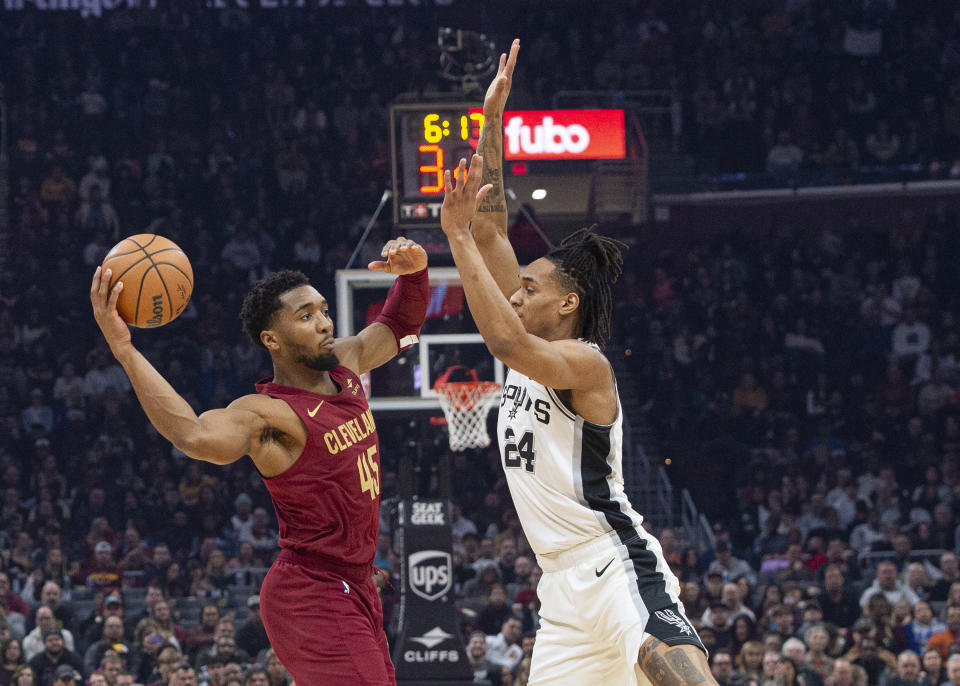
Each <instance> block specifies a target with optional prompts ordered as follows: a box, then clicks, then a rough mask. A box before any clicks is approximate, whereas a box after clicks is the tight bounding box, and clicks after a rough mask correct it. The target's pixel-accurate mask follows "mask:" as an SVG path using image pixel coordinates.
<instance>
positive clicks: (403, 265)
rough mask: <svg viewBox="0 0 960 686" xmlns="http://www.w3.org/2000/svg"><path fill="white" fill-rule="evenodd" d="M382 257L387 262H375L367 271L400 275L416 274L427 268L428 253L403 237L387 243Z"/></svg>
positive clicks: (381, 252) (381, 254)
mask: <svg viewBox="0 0 960 686" xmlns="http://www.w3.org/2000/svg"><path fill="white" fill-rule="evenodd" d="M380 256H381V257H385V258H386V260H385V261H379V260H375V261H373V262H371V263H370V264H368V265H367V269H369V270H371V271H375V272H387V273H388V274H397V275H400V274H416V273H417V272H418V271H420V270H421V269H423V268H424V267H426V266H427V251H426V250H424V249H423V247H421V245H420V244H419V243H415V242H414V241H411V240H410V239H409V238H404V237H403V236H397V237H396V238H394V239H393V240H390V241H387V242H386V243H385V244H384V246H383V250H381V251H380Z"/></svg>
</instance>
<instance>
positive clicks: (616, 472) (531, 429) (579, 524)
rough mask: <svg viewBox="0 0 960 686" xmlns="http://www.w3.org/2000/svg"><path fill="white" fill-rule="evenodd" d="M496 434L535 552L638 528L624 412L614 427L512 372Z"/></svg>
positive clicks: (548, 389)
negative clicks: (625, 463)
mask: <svg viewBox="0 0 960 686" xmlns="http://www.w3.org/2000/svg"><path fill="white" fill-rule="evenodd" d="M618 407H619V401H618ZM497 438H498V443H499V445H500V457H501V460H502V462H503V467H504V473H505V474H506V477H507V483H508V485H509V486H510V494H511V495H512V496H513V502H514V505H515V506H516V508H517V514H518V515H519V516H520V521H521V523H522V524H523V529H524V532H525V533H526V535H527V539H528V540H529V541H530V545H531V547H532V548H533V550H534V552H536V553H538V554H544V553H552V552H557V551H561V550H567V549H569V548H572V547H573V546H575V545H577V544H579V543H583V542H584V541H586V540H588V539H591V538H595V537H597V536H601V535H603V534H605V533H608V532H610V531H612V530H613V529H627V528H630V527H638V526H640V523H641V521H642V518H641V517H640V515H639V514H638V513H637V512H635V511H634V510H633V508H632V507H631V506H630V503H629V502H628V501H627V497H626V495H625V494H624V490H623V470H622V465H621V439H622V418H621V416H620V412H619V409H618V411H617V418H616V420H615V421H614V422H613V424H609V425H598V424H592V423H590V422H588V421H586V420H584V419H583V417H580V416H578V415H576V414H575V413H574V412H573V411H572V410H570V409H569V408H567V407H565V406H564V405H563V403H562V402H561V401H560V399H559V398H558V397H557V395H556V393H555V392H554V391H553V390H552V389H550V388H547V387H546V386H544V385H543V384H540V383H537V382H536V381H534V380H533V379H530V378H529V377H526V376H524V375H522V374H519V373H517V372H515V371H514V370H510V372H509V373H508V374H507V378H506V380H505V383H504V389H503V394H502V396H501V398H500V415H499V418H498V421H497Z"/></svg>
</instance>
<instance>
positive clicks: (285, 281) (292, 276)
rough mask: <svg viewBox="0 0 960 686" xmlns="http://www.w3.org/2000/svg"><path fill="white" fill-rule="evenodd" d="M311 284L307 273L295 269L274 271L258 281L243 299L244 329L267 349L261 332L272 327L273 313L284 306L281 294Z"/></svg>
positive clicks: (251, 338) (258, 343) (241, 315)
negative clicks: (281, 301) (261, 338)
mask: <svg viewBox="0 0 960 686" xmlns="http://www.w3.org/2000/svg"><path fill="white" fill-rule="evenodd" d="M309 284H310V279H308V278H307V275H306V274H304V273H303V272H301V271H297V270H293V269H284V270H281V271H278V272H274V273H273V274H271V275H270V276H268V277H267V278H265V279H261V280H260V281H257V283H255V284H254V285H253V288H251V289H250V292H249V293H247V295H246V297H245V298H244V299H243V306H242V307H241V308H240V321H242V322H243V330H244V332H245V333H246V334H247V335H248V336H249V337H250V340H251V341H253V342H254V343H256V344H257V345H259V346H260V347H261V348H263V349H264V350H266V348H267V346H265V345H264V344H263V341H261V340H260V332H261V331H263V330H264V329H267V328H270V319H271V318H272V317H273V313H274V312H276V311H277V310H279V309H280V308H281V307H283V305H282V304H281V303H280V296H281V295H283V294H284V293H286V292H287V291H289V290H291V289H293V288H298V287H299V286H308V285H309Z"/></svg>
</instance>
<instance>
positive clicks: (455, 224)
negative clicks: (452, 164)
mask: <svg viewBox="0 0 960 686" xmlns="http://www.w3.org/2000/svg"><path fill="white" fill-rule="evenodd" d="M456 178H457V186H456V188H454V186H453V178H452V177H451V174H450V170H449V169H447V170H446V171H445V172H444V173H443V187H444V194H443V205H441V207H440V227H441V228H442V229H443V232H444V233H445V234H446V235H447V237H448V238H452V237H453V236H454V235H457V234H458V233H459V232H461V231H467V230H468V229H469V228H470V222H471V220H473V215H475V214H476V213H477V208H478V207H479V206H480V203H481V201H482V200H483V197H484V196H485V195H486V194H487V193H488V192H490V189H491V188H493V184H492V183H488V184H487V185H485V186H483V188H481V187H480V182H481V181H482V180H483V157H482V156H481V155H474V156H473V158H472V159H471V160H470V171H467V161H466V160H465V159H461V160H460V165H459V166H458V167H457V174H456Z"/></svg>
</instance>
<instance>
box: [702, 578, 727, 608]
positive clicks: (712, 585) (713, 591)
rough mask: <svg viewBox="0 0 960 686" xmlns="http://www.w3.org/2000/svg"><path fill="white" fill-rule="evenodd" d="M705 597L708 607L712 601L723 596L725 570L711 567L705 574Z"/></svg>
mask: <svg viewBox="0 0 960 686" xmlns="http://www.w3.org/2000/svg"><path fill="white" fill-rule="evenodd" d="M703 597H704V599H705V601H706V603H707V606H708V607H709V606H710V603H712V602H714V601H716V600H720V599H721V598H722V597H723V572H721V571H720V570H719V569H711V570H710V571H708V572H707V573H706V574H704V576H703Z"/></svg>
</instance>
